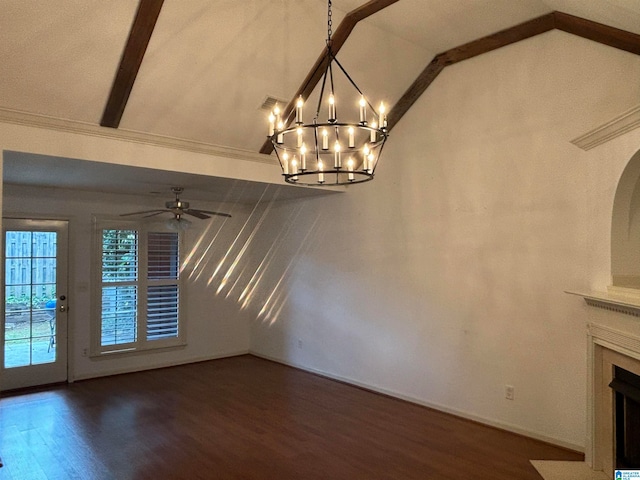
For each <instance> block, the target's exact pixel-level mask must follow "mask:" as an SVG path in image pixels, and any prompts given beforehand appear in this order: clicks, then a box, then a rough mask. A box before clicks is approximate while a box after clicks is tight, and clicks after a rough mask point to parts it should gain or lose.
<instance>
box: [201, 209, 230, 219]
mask: <svg viewBox="0 0 640 480" xmlns="http://www.w3.org/2000/svg"><path fill="white" fill-rule="evenodd" d="M194 210H195V211H197V212H202V213H208V214H209V215H218V216H219V217H227V218H231V215H229V214H228V213H222V212H213V211H211V210H200V209H199V208H197V209H191V211H194Z"/></svg>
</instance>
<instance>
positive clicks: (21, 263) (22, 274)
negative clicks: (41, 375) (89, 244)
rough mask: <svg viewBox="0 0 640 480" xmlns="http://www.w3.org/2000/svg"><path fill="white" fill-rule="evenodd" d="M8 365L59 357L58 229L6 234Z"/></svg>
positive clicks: (6, 342)
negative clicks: (57, 306) (56, 302)
mask: <svg viewBox="0 0 640 480" xmlns="http://www.w3.org/2000/svg"><path fill="white" fill-rule="evenodd" d="M5 242H6V243H5V255H6V261H5V348H4V359H5V361H4V366H5V368H12V367H22V366H27V365H36V364H42V363H51V362H54V361H55V359H56V342H55V330H56V318H55V312H56V310H55V307H56V304H55V299H56V284H55V282H56V257H55V255H56V232H25V231H8V232H6V235H5Z"/></svg>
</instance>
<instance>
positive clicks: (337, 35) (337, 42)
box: [260, 0, 398, 155]
mask: <svg viewBox="0 0 640 480" xmlns="http://www.w3.org/2000/svg"><path fill="white" fill-rule="evenodd" d="M397 1H398V0H371V1H369V2H367V3H365V4H364V5H361V6H360V7H358V8H356V9H355V10H352V11H350V12H349V13H347V15H346V16H345V17H344V18H343V19H342V21H341V22H340V25H338V28H336V30H335V32H333V34H332V35H331V51H332V52H333V54H334V55H336V54H337V53H338V52H339V51H340V49H341V48H342V46H343V45H344V44H345V42H346V41H347V38H349V35H350V34H351V32H352V31H353V29H354V28H355V26H356V24H357V23H358V22H359V21H360V20H364V19H365V18H367V17H369V16H371V15H373V14H374V13H376V12H379V11H380V10H382V9H383V8H386V7H388V6H389V5H393V4H394V3H396V2H397ZM326 68H327V47H325V48H323V49H322V53H321V54H320V56H319V57H318V59H317V60H316V62H315V63H314V64H313V67H311V70H310V71H309V73H308V74H307V76H306V77H305V79H304V81H303V82H302V85H300V88H298V90H297V91H296V93H295V95H294V96H293V98H292V99H291V101H290V102H289V103H288V104H287V106H286V107H285V109H284V111H283V113H282V118H283V119H284V118H289V116H290V115H291V112H292V111H293V108H294V106H295V103H296V102H297V100H298V97H302V98H303V99H304V100H306V99H307V98H309V95H311V92H313V89H314V88H315V87H316V85H317V84H318V82H319V81H320V79H321V78H322V75H323V74H324V72H325V70H326ZM272 151H273V144H272V143H271V141H270V140H268V139H267V140H266V141H265V142H264V144H263V145H262V148H260V153H264V154H267V155H268V154H270V153H271V152H272Z"/></svg>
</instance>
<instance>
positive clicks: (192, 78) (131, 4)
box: [0, 0, 640, 196]
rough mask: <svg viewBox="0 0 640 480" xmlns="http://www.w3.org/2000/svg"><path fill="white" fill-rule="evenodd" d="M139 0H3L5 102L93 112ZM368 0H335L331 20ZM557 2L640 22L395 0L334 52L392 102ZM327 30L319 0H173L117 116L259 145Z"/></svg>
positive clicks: (208, 138)
mask: <svg viewBox="0 0 640 480" xmlns="http://www.w3.org/2000/svg"><path fill="white" fill-rule="evenodd" d="M137 3H138V2H137V1H134V0H109V1H108V2H105V1H104V0H82V1H78V0H56V1H55V2H52V1H46V2H44V1H42V0H0V11H1V12H2V14H1V15H0V60H1V61H0V85H1V86H2V88H0V109H9V110H17V111H21V112H27V113H34V114H39V115H44V116H49V117H54V118H59V119H66V120H74V121H79V122H86V123H90V124H95V125H97V124H99V122H100V119H101V117H102V114H103V110H104V107H105V104H106V102H107V98H108V96H109V92H110V89H111V85H112V83H113V80H114V77H115V75H116V72H117V70H118V65H119V62H120V58H121V55H122V52H123V49H124V46H125V44H126V41H127V37H128V34H129V29H130V27H131V24H132V21H133V18H134V15H135V12H136V8H137ZM363 3H364V0H334V1H333V8H334V15H333V28H334V30H335V29H336V28H337V25H338V24H339V23H340V20H342V18H343V17H344V15H345V14H346V12H348V11H351V10H352V9H355V8H357V7H358V6H360V5H362V4H363ZM553 10H558V11H562V12H565V13H569V14H572V15H576V16H580V17H584V18H587V19H589V20H593V21H596V22H600V23H605V24H608V25H611V26H614V27H617V28H621V29H625V30H629V31H632V32H634V33H638V34H640V1H639V0H544V1H543V0H400V1H398V2H397V3H395V4H393V5H391V6H389V7H387V8H386V9H384V10H382V11H381V12H379V13H377V14H375V15H373V16H371V17H369V18H367V19H365V20H363V21H361V22H360V23H359V24H358V26H357V27H356V28H355V30H354V31H353V33H352V34H351V36H350V37H349V39H348V41H347V43H346V44H345V46H344V47H343V49H342V50H341V51H340V54H339V55H338V58H339V59H340V61H341V63H342V64H343V65H344V66H345V67H346V69H347V70H348V71H349V73H350V74H351V76H352V77H353V78H354V80H355V81H356V82H357V83H358V85H359V86H360V87H361V88H362V89H363V90H364V91H365V93H366V94H367V96H368V97H369V98H371V99H373V100H374V101H379V100H383V101H385V102H386V103H388V104H390V105H393V103H395V102H396V101H397V100H398V99H399V98H400V96H401V95H402V94H403V93H404V91H405V90H406V89H407V87H408V86H409V85H410V84H411V83H412V82H413V80H414V79H415V78H416V77H417V75H418V74H419V73H420V72H421V71H422V69H423V68H424V67H425V66H426V65H427V64H428V63H429V61H430V60H431V59H432V58H433V56H434V55H436V54H437V53H440V52H442V51H445V50H448V49H450V48H453V47H456V46H458V45H460V44H463V43H466V42H469V41H472V40H475V39H477V38H480V37H483V36H486V35H488V34H491V33H495V32H497V31H499V30H502V29H504V28H507V27H511V26H514V25H517V24H519V23H522V22H524V21H526V20H529V19H531V18H535V17H538V16H540V15H544V14H545V13H549V12H551V11H553ZM325 38H326V2H325V1H324V0H242V1H238V0H165V2H164V5H163V7H162V10H161V13H160V16H159V18H158V22H157V24H156V27H155V30H154V33H153V36H152V37H151V41H150V43H149V46H148V48H147V52H146V55H145V57H144V60H143V62H142V65H141V68H140V71H139V73H138V76H137V79H136V82H135V84H134V87H133V90H132V92H131V96H130V98H129V101H128V104H127V106H126V109H125V111H124V115H123V117H122V121H121V123H120V128H121V129H125V130H132V131H138V132H145V133H151V134H156V135H166V136H171V137H177V138H182V139H188V140H195V141H198V142H205V143H209V144H214V145H222V146H228V147H233V148H238V149H243V150H248V151H251V152H257V151H258V150H259V149H260V147H261V145H262V144H263V142H264V141H265V138H266V137H265V135H266V115H267V112H265V111H262V110H260V109H259V107H260V105H261V104H262V102H263V100H264V99H265V97H266V96H275V97H277V98H282V99H286V100H289V99H290V98H291V97H292V96H293V95H294V93H295V91H296V89H297V88H298V87H299V86H300V84H301V82H302V80H303V79H304V77H305V75H306V74H307V72H308V71H309V69H310V68H311V66H312V65H313V63H314V61H315V60H316V59H317V57H318V55H319V54H320V53H321V51H322V49H323V47H324V44H325V43H324V42H325ZM12 158H13V157H12ZM15 158H17V157H15ZM15 158H14V159H13V160H10V161H9V164H8V168H5V181H7V182H12V183H27V184H47V182H48V184H50V185H53V184H55V183H56V182H57V183H58V185H59V186H61V185H62V184H63V183H64V182H63V180H62V179H64V178H66V179H67V180H66V182H67V183H69V179H71V178H73V182H71V184H72V185H73V186H74V187H77V188H92V189H98V190H104V191H122V190H136V191H139V192H146V191H157V190H159V189H162V188H165V187H166V184H177V183H182V184H185V186H186V187H187V188H188V187H189V182H193V184H194V185H201V184H202V183H204V184H206V182H202V181H201V180H202V179H198V178H197V177H193V178H189V177H187V176H182V177H180V176H178V174H177V173H172V174H171V172H170V175H169V176H167V175H166V174H164V175H160V174H157V175H154V174H153V173H152V172H151V171H142V170H140V171H137V172H136V173H135V174H134V175H129V176H128V177H127V175H124V174H123V173H124V172H122V171H118V172H117V175H105V174H104V172H103V171H101V170H100V169H101V168H106V167H105V166H104V165H103V166H101V167H98V166H97V165H93V164H88V166H87V167H86V168H85V169H84V170H83V174H82V175H78V174H72V173H70V172H66V169H68V168H70V165H71V163H73V162H76V161H71V160H60V161H59V162H58V171H59V172H60V175H50V176H45V175H42V174H41V172H40V173H39V172H38V169H39V168H41V166H42V165H41V160H42V159H35V160H32V162H31V164H30V167H29V168H14V167H15V164H12V162H15ZM20 161H21V162H24V161H25V159H24V158H23V157H20ZM17 165H18V166H19V164H17ZM24 165H25V166H26V165H27V164H26V163H25V164H24ZM73 167H74V168H76V167H77V165H76V164H75V163H73ZM111 168H115V167H111ZM121 168H124V167H121ZM114 172H115V170H114ZM56 178H57V180H55V179H56ZM106 178H111V179H113V178H118V179H119V180H118V182H113V181H107V180H105V179H106ZM125 178H129V182H126V181H124V179H125ZM131 179H139V180H131ZM177 179H179V182H178V181H174V180H177ZM101 182H102V183H101ZM227 182H229V188H234V187H233V184H234V182H233V181H223V180H221V179H220V180H219V181H216V182H212V187H211V188H210V189H209V190H211V191H214V190H215V191H216V192H220V191H221V190H223V189H224V188H225V187H224V185H226V184H227ZM156 184H157V186H154V185H156ZM199 188H202V190H203V191H205V190H207V187H206V186H203V185H201V186H200V187H199ZM256 191H259V188H258V189H257V190H256ZM302 191H303V189H299V188H295V187H294V191H293V193H292V194H291V195H294V196H295V195H302V194H303V193H301V192H302ZM314 191H315V190H314Z"/></svg>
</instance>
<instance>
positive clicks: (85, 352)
mask: <svg viewBox="0 0 640 480" xmlns="http://www.w3.org/2000/svg"><path fill="white" fill-rule="evenodd" d="M88 355H89V349H88V348H83V349H82V356H83V357H86V356H88Z"/></svg>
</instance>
